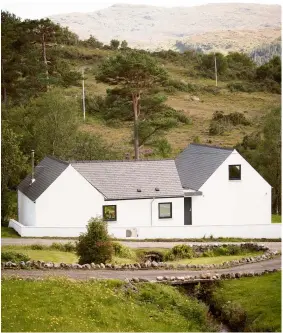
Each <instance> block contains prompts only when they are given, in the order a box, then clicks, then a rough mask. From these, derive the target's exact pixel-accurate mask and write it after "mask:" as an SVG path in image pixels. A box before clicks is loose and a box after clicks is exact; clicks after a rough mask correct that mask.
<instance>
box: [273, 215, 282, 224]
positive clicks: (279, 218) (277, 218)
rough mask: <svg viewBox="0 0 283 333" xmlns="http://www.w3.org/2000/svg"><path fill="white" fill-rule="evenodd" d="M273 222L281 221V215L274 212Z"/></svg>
mask: <svg viewBox="0 0 283 333" xmlns="http://www.w3.org/2000/svg"><path fill="white" fill-rule="evenodd" d="M272 223H281V215H276V214H272Z"/></svg>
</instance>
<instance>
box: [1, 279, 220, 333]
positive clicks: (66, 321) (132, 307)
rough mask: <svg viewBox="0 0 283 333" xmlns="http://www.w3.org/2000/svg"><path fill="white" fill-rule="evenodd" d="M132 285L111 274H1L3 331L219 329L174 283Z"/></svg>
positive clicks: (196, 302)
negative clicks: (81, 278) (100, 277)
mask: <svg viewBox="0 0 283 333" xmlns="http://www.w3.org/2000/svg"><path fill="white" fill-rule="evenodd" d="M136 288H137V290H133V289H131V288H127V287H126V285H125V284H124V283H123V282H120V281H114V280H108V281H88V282H74V281H70V280H66V279H56V280H54V279H53V280H51V279H49V280H43V281H24V280H15V279H9V280H6V279H4V280H3V281H2V331H6V332H27V331H28V332H31V331H36V332H48V331H53V332H119V331H122V332H140V331H143V332H212V331H218V328H217V327H216V326H215V325H213V324H212V323H211V322H209V320H208V318H209V317H208V309H207V307H206V306H205V305H204V304H202V303H200V302H198V301H197V300H195V299H192V298H188V297H186V296H185V295H183V294H182V293H180V292H179V291H178V290H176V289H174V288H173V287H170V286H165V285H158V284H151V283H144V284H139V285H137V287H136ZM66 291H68V292H66ZM15 311H16V312H15Z"/></svg>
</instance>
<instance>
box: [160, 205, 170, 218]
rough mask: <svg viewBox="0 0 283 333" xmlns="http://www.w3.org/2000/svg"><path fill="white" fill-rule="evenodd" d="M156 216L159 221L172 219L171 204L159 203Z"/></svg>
mask: <svg viewBox="0 0 283 333" xmlns="http://www.w3.org/2000/svg"><path fill="white" fill-rule="evenodd" d="M158 214H159V218H160V219H170V218H172V202H161V203H159V204H158Z"/></svg>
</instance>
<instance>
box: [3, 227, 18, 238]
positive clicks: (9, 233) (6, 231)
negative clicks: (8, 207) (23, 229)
mask: <svg viewBox="0 0 283 333" xmlns="http://www.w3.org/2000/svg"><path fill="white" fill-rule="evenodd" d="M19 237H20V235H19V234H18V233H17V232H16V231H15V230H14V229H12V228H8V227H1V238H19Z"/></svg>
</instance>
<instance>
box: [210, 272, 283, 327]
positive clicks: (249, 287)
mask: <svg viewBox="0 0 283 333" xmlns="http://www.w3.org/2000/svg"><path fill="white" fill-rule="evenodd" d="M212 300H213V302H214V303H215V304H216V305H217V307H218V308H219V307H220V308H222V313H223V312H224V317H225V316H226V318H227V317H228V319H229V321H231V320H232V321H234V322H236V321H237V320H238V321H239V320H240V311H239V310H237V309H242V310H244V312H245V313H246V316H247V319H246V322H245V324H244V327H242V330H244V331H245V332H247V331H250V332H281V272H276V273H272V274H268V275H264V276H258V277H253V278H242V279H240V280H230V281H223V282H222V283H221V287H219V288H217V289H216V290H215V291H214V292H213V296H212ZM223 309H224V311H223ZM241 321H242V322H243V320H241ZM242 330H240V331H242Z"/></svg>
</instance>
